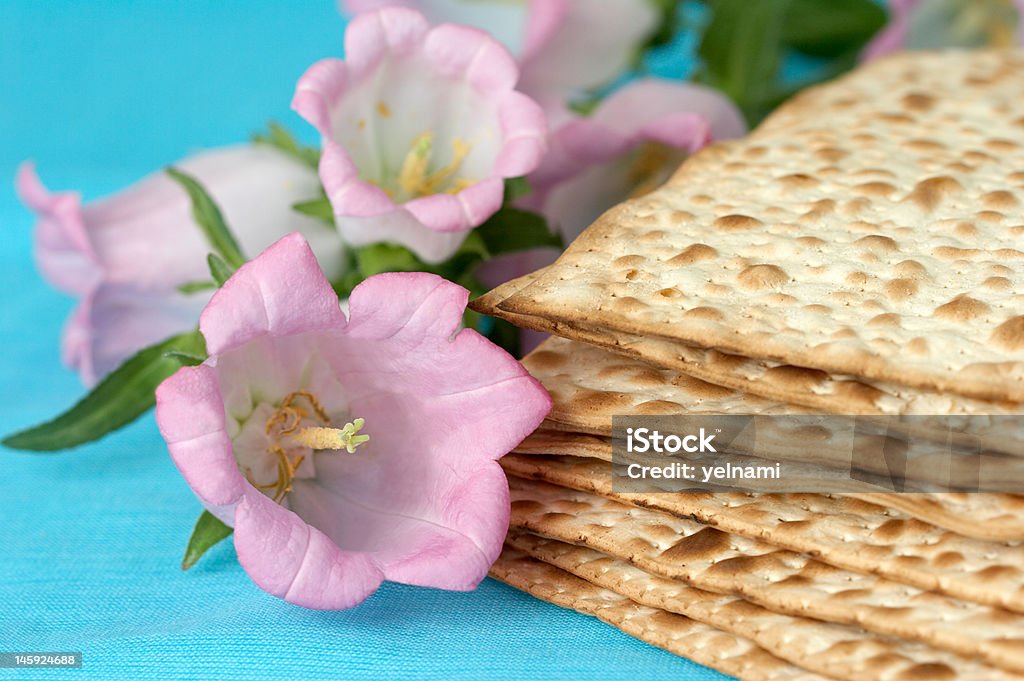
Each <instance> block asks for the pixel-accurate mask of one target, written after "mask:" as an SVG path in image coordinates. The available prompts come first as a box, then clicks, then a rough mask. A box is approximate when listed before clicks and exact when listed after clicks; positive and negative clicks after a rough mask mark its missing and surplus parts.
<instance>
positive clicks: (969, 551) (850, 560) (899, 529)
mask: <svg viewBox="0 0 1024 681" xmlns="http://www.w3.org/2000/svg"><path fill="white" fill-rule="evenodd" d="M501 464H502V466H503V467H504V468H505V471H506V472H507V473H509V474H510V475H514V476H516V477H519V478H528V479H534V480H541V481H544V482H548V483H551V484H554V485H559V486H561V487H569V488H572V489H576V490H580V491H583V492H589V493H591V494H596V495H599V496H603V497H607V498H609V499H612V500H615V501H618V502H620V503H623V504H629V505H631V506H636V507H638V508H649V509H652V510H656V511H663V512H665V513H670V514H672V515H676V516H679V517H681V518H692V519H694V520H696V521H698V522H701V523H704V524H706V525H709V526H712V527H716V528H718V529H720V530H722V531H723V532H727V533H730V534H737V535H740V536H744V537H749V538H752V539H760V540H763V541H765V542H768V543H770V544H774V545H775V546H779V547H781V548H785V549H789V550H791V551H797V552H800V553H806V554H808V555H812V556H815V557H816V558H817V559H818V560H820V561H822V562H824V563H828V564H830V565H834V566H836V567H840V568H845V569H847V570H851V571H853V572H859V573H864V574H877V575H880V576H882V577H886V578H888V579H891V580H893V581H895V582H902V583H904V584H909V585H911V586H915V587H917V588H919V589H922V590H925V591H935V592H938V593H944V594H947V595H949V596H952V597H954V598H960V599H963V600H968V601H973V602H975V603H981V604H985V605H991V606H996V607H999V606H1002V607H1005V608H1008V609H1011V610H1014V611H1016V612H1024V547H1022V546H1021V544H1019V543H1013V544H1007V543H1000V542H990V541H984V540H980V539H972V538H970V537H964V536H961V535H958V534H955V533H953V532H949V531H947V530H943V529H941V528H939V527H936V526H934V525H930V524H928V523H925V522H922V521H920V520H917V519H914V518H911V517H909V516H907V515H905V514H903V513H901V512H899V511H892V510H888V509H885V508H882V507H881V506H876V505H875V504H870V503H866V502H864V501H861V500H858V499H853V498H850V497H830V496H824V495H814V494H770V495H764V494H762V495H749V494H741V493H728V494H722V493H708V492H693V493H687V494H679V493H662V494H658V493H651V494H626V493H621V492H616V491H615V490H614V489H613V488H612V483H611V480H612V478H611V464H609V463H606V462H603V461H596V460H593V459H578V458H571V457H559V456H532V455H519V454H512V455H509V456H506V457H505V458H503V459H502V460H501Z"/></svg>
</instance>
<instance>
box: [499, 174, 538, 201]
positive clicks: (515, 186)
mask: <svg viewBox="0 0 1024 681" xmlns="http://www.w3.org/2000/svg"><path fill="white" fill-rule="evenodd" d="M531 191H533V188H532V187H531V186H530V181H529V180H527V179H526V178H525V177H510V178H508V179H507V180H505V199H504V203H505V205H508V204H510V203H512V202H513V201H515V200H516V199H521V198H523V197H524V196H527V195H528V194H529V193H530V192H531Z"/></svg>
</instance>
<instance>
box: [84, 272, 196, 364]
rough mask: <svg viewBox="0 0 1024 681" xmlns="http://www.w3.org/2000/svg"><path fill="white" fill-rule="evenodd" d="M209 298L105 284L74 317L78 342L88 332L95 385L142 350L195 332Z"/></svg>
mask: <svg viewBox="0 0 1024 681" xmlns="http://www.w3.org/2000/svg"><path fill="white" fill-rule="evenodd" d="M210 296H211V293H210V292H203V291H199V292H197V293H194V294H190V295H184V294H182V293H178V292H177V291H173V292H165V291H149V290H144V289H137V288H133V287H128V286H122V285H118V284H109V283H103V284H100V285H99V286H97V287H96V289H95V290H94V291H93V292H92V293H91V294H90V295H88V296H86V297H85V298H83V299H82V302H81V304H80V306H79V308H80V309H79V311H76V314H75V326H76V332H75V335H76V336H77V335H78V334H79V333H80V332H82V331H85V332H86V333H87V334H88V339H89V342H88V345H87V347H86V348H84V350H83V351H84V353H85V354H87V358H86V357H84V356H82V357H80V360H81V361H83V362H84V364H83V365H82V367H81V368H83V369H84V368H86V367H88V369H89V372H88V373H89V374H91V378H92V380H91V381H90V380H87V379H86V377H85V376H83V380H86V382H87V383H92V382H94V381H95V380H96V379H98V378H100V377H102V376H106V375H107V374H108V373H110V372H111V371H113V370H114V369H116V368H117V367H119V366H120V365H121V363H122V362H124V361H125V360H126V359H128V358H129V357H131V356H132V355H134V354H135V353H136V352H138V351H139V350H140V349H142V348H146V347H149V346H150V345H153V344H154V343H159V342H161V341H163V340H165V339H167V338H170V337H171V336H174V335H176V334H179V333H184V332H186V331H188V330H190V329H194V328H195V326H196V319H198V318H199V315H200V313H201V312H202V310H203V308H204V306H205V305H206V303H207V302H208V301H209V300H210Z"/></svg>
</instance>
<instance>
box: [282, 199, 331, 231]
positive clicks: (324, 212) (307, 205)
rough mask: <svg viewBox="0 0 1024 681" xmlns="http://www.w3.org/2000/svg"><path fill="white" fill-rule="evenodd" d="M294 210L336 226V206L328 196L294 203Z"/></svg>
mask: <svg viewBox="0 0 1024 681" xmlns="http://www.w3.org/2000/svg"><path fill="white" fill-rule="evenodd" d="M292 210H294V211H296V212H299V213H302V214H303V215H308V216H309V217H311V218H316V219H317V220H323V221H324V222H326V223H327V224H329V225H331V226H334V208H332V207H331V202H330V201H329V200H328V199H327V197H326V196H321V197H319V198H316V199H310V200H309V201H300V202H299V203H294V204H292Z"/></svg>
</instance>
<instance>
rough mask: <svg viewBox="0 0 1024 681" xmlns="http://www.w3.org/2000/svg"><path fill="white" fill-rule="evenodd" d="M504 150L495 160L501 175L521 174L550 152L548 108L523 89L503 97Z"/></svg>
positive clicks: (531, 169) (536, 164)
mask: <svg viewBox="0 0 1024 681" xmlns="http://www.w3.org/2000/svg"><path fill="white" fill-rule="evenodd" d="M499 117H500V120H501V135H502V149H501V153H500V154H498V159H497V160H496V161H495V163H494V172H495V173H497V174H498V175H500V176H501V177H519V176H522V175H526V174H527V173H530V172H532V171H533V170H534V169H535V168H537V166H539V165H540V163H541V160H542V159H543V158H544V152H545V151H547V121H546V119H545V117H544V110H543V109H541V107H540V106H539V105H538V104H537V103H536V102H534V101H533V100H532V99H530V98H529V97H527V96H526V95H523V94H521V93H519V92H510V93H508V94H507V95H505V97H504V98H503V99H502V100H501V107H500V109H499Z"/></svg>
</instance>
